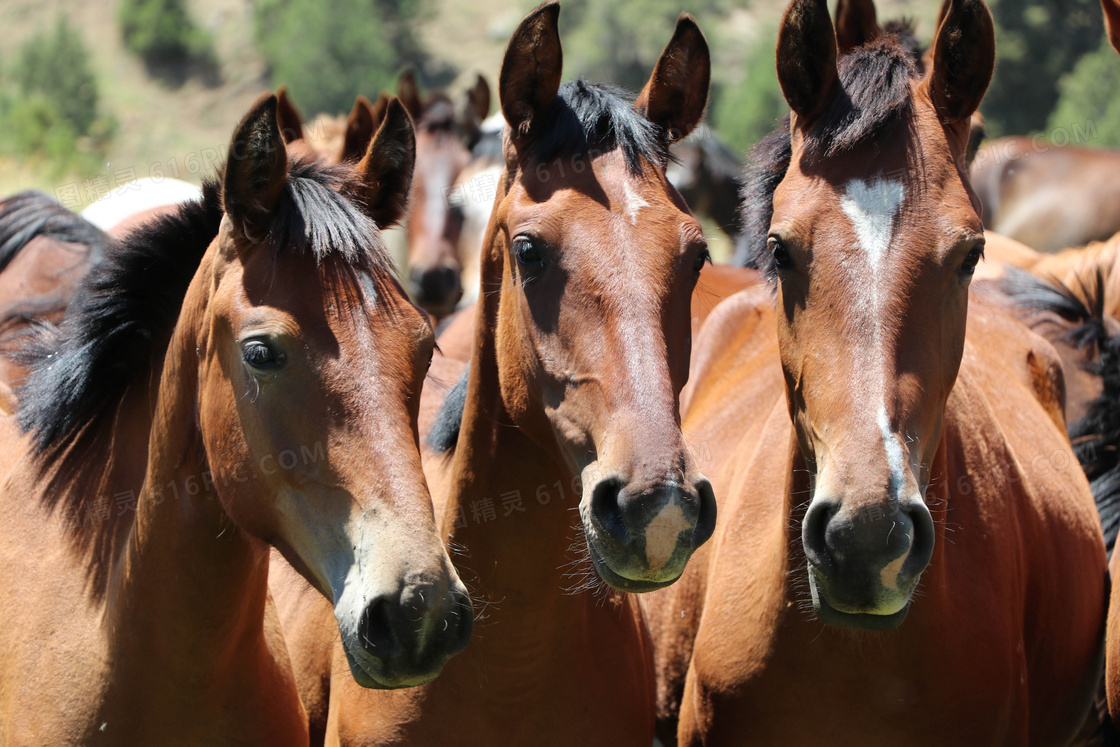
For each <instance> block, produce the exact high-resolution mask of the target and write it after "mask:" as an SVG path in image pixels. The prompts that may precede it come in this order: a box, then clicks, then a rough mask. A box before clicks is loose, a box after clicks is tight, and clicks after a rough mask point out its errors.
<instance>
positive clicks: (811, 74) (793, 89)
mask: <svg viewBox="0 0 1120 747" xmlns="http://www.w3.org/2000/svg"><path fill="white" fill-rule="evenodd" d="M777 58H778V59H777V63H778V83H779V84H780V85H781V87H782V95H784V96H785V98H786V102H787V103H788V104H789V108H790V109H792V110H793V112H794V114H796V115H797V116H798V118H800V119H802V120H805V121H808V120H810V119H812V118H813V117H815V116H816V115H817V114H820V112H821V110H822V109H824V107H825V105H826V104H827V103H828V101H829V99H830V98H831V96H832V92H833V90H834V89H835V87H836V85H837V83H838V82H839V79H840V76H839V73H837V71H836V34H835V32H834V31H833V30H832V19H831V18H829V17H828V5H827V0H793V2H792V3H790V5H789V7H788V8H786V12H785V15H783V16H782V25H781V28H780V29H779V31H778V49H777Z"/></svg>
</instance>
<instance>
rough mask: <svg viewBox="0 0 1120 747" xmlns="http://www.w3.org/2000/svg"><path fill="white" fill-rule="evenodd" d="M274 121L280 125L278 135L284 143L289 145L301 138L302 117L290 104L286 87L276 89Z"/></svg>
mask: <svg viewBox="0 0 1120 747" xmlns="http://www.w3.org/2000/svg"><path fill="white" fill-rule="evenodd" d="M276 119H277V121H278V122H279V123H280V135H281V136H282V137H283V138H284V142H285V143H291V142H293V141H295V140H300V139H302V138H303V117H301V116H300V115H299V109H297V108H296V105H295V104H294V103H292V97H291V96H289V95H288V87H287V86H280V87H279V88H277V89H276Z"/></svg>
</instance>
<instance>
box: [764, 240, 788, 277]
mask: <svg viewBox="0 0 1120 747" xmlns="http://www.w3.org/2000/svg"><path fill="white" fill-rule="evenodd" d="M766 247H767V249H769V250H770V253H771V254H773V255H774V269H777V270H788V269H790V268H792V267H793V258H792V257H790V256H789V249H786V245H785V244H783V243H782V240H781V239H779V238H778V237H777V236H771V237H770V238H768V239H766Z"/></svg>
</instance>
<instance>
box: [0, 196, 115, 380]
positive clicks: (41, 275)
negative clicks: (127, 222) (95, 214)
mask: <svg viewBox="0 0 1120 747" xmlns="http://www.w3.org/2000/svg"><path fill="white" fill-rule="evenodd" d="M108 242H109V237H108V236H106V235H105V234H104V233H103V232H102V231H101V229H99V228H97V227H96V226H94V225H93V224H91V223H89V222H88V221H86V220H85V219H84V218H82V217H81V216H78V215H75V214H74V213H72V212H71V211H69V210H67V209H66V208H65V207H63V206H62V205H60V204H59V203H58V201H57V200H55V199H54V198H53V197H49V196H47V195H45V194H43V193H41V192H21V193H20V194H17V195H13V196H12V197H9V198H8V199H6V200H3V201H0V382H2V383H3V384H6V385H8V386H9V387H11V386H15V385H17V384H20V383H22V382H23V380H24V378H25V377H26V376H27V373H28V369H27V366H26V365H24V363H23V361H22V360H21V357H22V350H23V348H24V347H25V346H26V345H27V344H28V342H29V341H30V339H31V337H32V335H33V333H34V331H35V330H36V329H37V328H38V327H39V326H40V325H42V324H57V323H58V322H60V321H61V320H62V315H63V314H64V313H65V312H66V307H67V306H68V305H69V304H70V299H71V297H72V296H73V294H74V290H75V288H76V287H77V285H78V283H79V282H80V281H81V279H82V278H83V277H85V275H86V273H87V272H88V271H89V269H90V267H91V266H93V265H94V264H96V263H97V262H99V261H100V260H101V258H102V256H103V255H104V251H105V246H106V244H107V243H108Z"/></svg>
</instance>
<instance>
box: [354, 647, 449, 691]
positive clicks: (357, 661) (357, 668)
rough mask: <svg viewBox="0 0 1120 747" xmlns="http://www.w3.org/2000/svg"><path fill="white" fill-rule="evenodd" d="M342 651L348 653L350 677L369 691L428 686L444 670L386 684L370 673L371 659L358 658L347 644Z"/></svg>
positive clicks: (441, 668)
mask: <svg viewBox="0 0 1120 747" xmlns="http://www.w3.org/2000/svg"><path fill="white" fill-rule="evenodd" d="M342 650H343V651H344V652H345V653H346V663H347V664H349V665H350V675H351V676H352V677H353V678H354V681H355V682H357V683H358V684H359V685H361V686H362V687H364V688H367V689H369V690H397V689H400V688H402V687H417V686H419V685H426V684H428V683H429V682H431V681H432V680H434V679H435V678H436V677H438V676H439V673H440V672H441V671H442V670H443V666H442V665H441V666H440V668H439V669H437V670H436V671H435V672H434V673H432V674H431V675H430V676H428V675H425V676H423V677H410V678H409V679H407V680H402V681H399V682H385V681H383V680H380V679H378V678H377V676H375V675H374V673H373V672H371V671H370V669H371V667H369V666H367V664H372V663H373V661H372V660H371V659H370V657H368V656H362V657H358V656H356V655H355V654H354V652H353V651H351V649H350V646H349V645H348V644H346V643H344V644H343V646H342Z"/></svg>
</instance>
